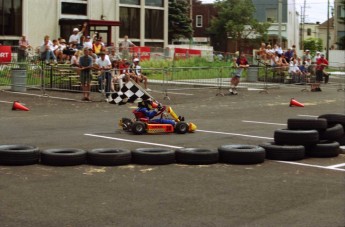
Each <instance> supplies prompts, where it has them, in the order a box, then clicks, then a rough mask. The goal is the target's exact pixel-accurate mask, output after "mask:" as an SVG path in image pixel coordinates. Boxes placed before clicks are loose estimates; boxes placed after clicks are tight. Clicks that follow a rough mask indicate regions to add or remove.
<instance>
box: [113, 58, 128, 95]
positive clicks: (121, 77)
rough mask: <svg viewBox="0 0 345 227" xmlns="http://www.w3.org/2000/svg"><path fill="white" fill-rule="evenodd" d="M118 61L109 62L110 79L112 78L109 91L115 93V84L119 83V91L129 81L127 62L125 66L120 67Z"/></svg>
mask: <svg viewBox="0 0 345 227" xmlns="http://www.w3.org/2000/svg"><path fill="white" fill-rule="evenodd" d="M120 63H121V62H120V61H119V60H114V61H112V62H111V65H112V71H111V77H112V82H111V91H112V92H114V91H115V84H116V83H119V89H121V88H122V87H123V83H127V82H128V81H129V75H130V74H129V71H128V70H129V65H130V64H129V62H127V66H126V65H124V66H123V65H122V63H121V65H120Z"/></svg>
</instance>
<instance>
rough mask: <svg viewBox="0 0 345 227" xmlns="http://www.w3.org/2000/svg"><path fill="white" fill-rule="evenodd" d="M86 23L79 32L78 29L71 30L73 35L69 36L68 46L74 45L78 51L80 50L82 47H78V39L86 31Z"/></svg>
mask: <svg viewBox="0 0 345 227" xmlns="http://www.w3.org/2000/svg"><path fill="white" fill-rule="evenodd" d="M86 26H87V23H86V22H85V23H84V24H83V28H82V30H81V31H79V29H78V28H73V33H72V34H71V35H70V37H69V40H68V43H69V44H76V45H77V48H78V49H81V48H82V46H80V37H81V36H82V35H83V33H84V31H85V29H86Z"/></svg>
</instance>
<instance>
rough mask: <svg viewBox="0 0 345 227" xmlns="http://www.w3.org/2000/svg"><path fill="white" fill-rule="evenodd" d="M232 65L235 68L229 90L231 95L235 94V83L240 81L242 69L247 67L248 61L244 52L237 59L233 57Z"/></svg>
mask: <svg viewBox="0 0 345 227" xmlns="http://www.w3.org/2000/svg"><path fill="white" fill-rule="evenodd" d="M232 66H233V67H234V68H235V69H236V70H235V71H234V72H233V73H232V78H231V81H230V89H229V92H230V94H232V95H237V94H238V93H237V85H238V84H239V83H240V78H241V76H242V73H243V70H244V69H247V68H248V67H249V64H248V61H247V59H246V56H245V55H244V53H242V54H241V56H240V57H239V58H237V59H236V58H233V65H232Z"/></svg>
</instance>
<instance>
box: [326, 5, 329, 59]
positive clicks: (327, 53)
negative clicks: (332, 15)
mask: <svg viewBox="0 0 345 227" xmlns="http://www.w3.org/2000/svg"><path fill="white" fill-rule="evenodd" d="M326 58H327V60H329V0H328V2H327V40H326Z"/></svg>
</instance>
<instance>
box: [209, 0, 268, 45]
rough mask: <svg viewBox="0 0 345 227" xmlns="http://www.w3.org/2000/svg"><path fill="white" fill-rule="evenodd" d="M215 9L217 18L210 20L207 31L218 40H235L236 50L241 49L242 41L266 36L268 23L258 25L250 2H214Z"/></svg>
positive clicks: (225, 0) (231, 0)
mask: <svg viewBox="0 0 345 227" xmlns="http://www.w3.org/2000/svg"><path fill="white" fill-rule="evenodd" d="M215 7H216V9H217V10H218V16H217V17H216V18H213V19H212V21H211V26H210V28H209V29H208V31H209V32H210V33H212V34H215V35H216V36H217V37H218V38H223V39H227V38H228V37H231V38H232V39H234V40H236V42H237V48H241V41H242V40H243V39H247V38H253V37H256V36H257V35H259V36H261V37H264V36H265V34H267V29H268V28H269V26H270V23H266V22H265V23H260V22H258V21H257V20H256V19H255V18H254V16H253V15H254V12H255V6H254V5H253V2H252V1H251V0H216V2H215ZM239 51H241V49H239Z"/></svg>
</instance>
